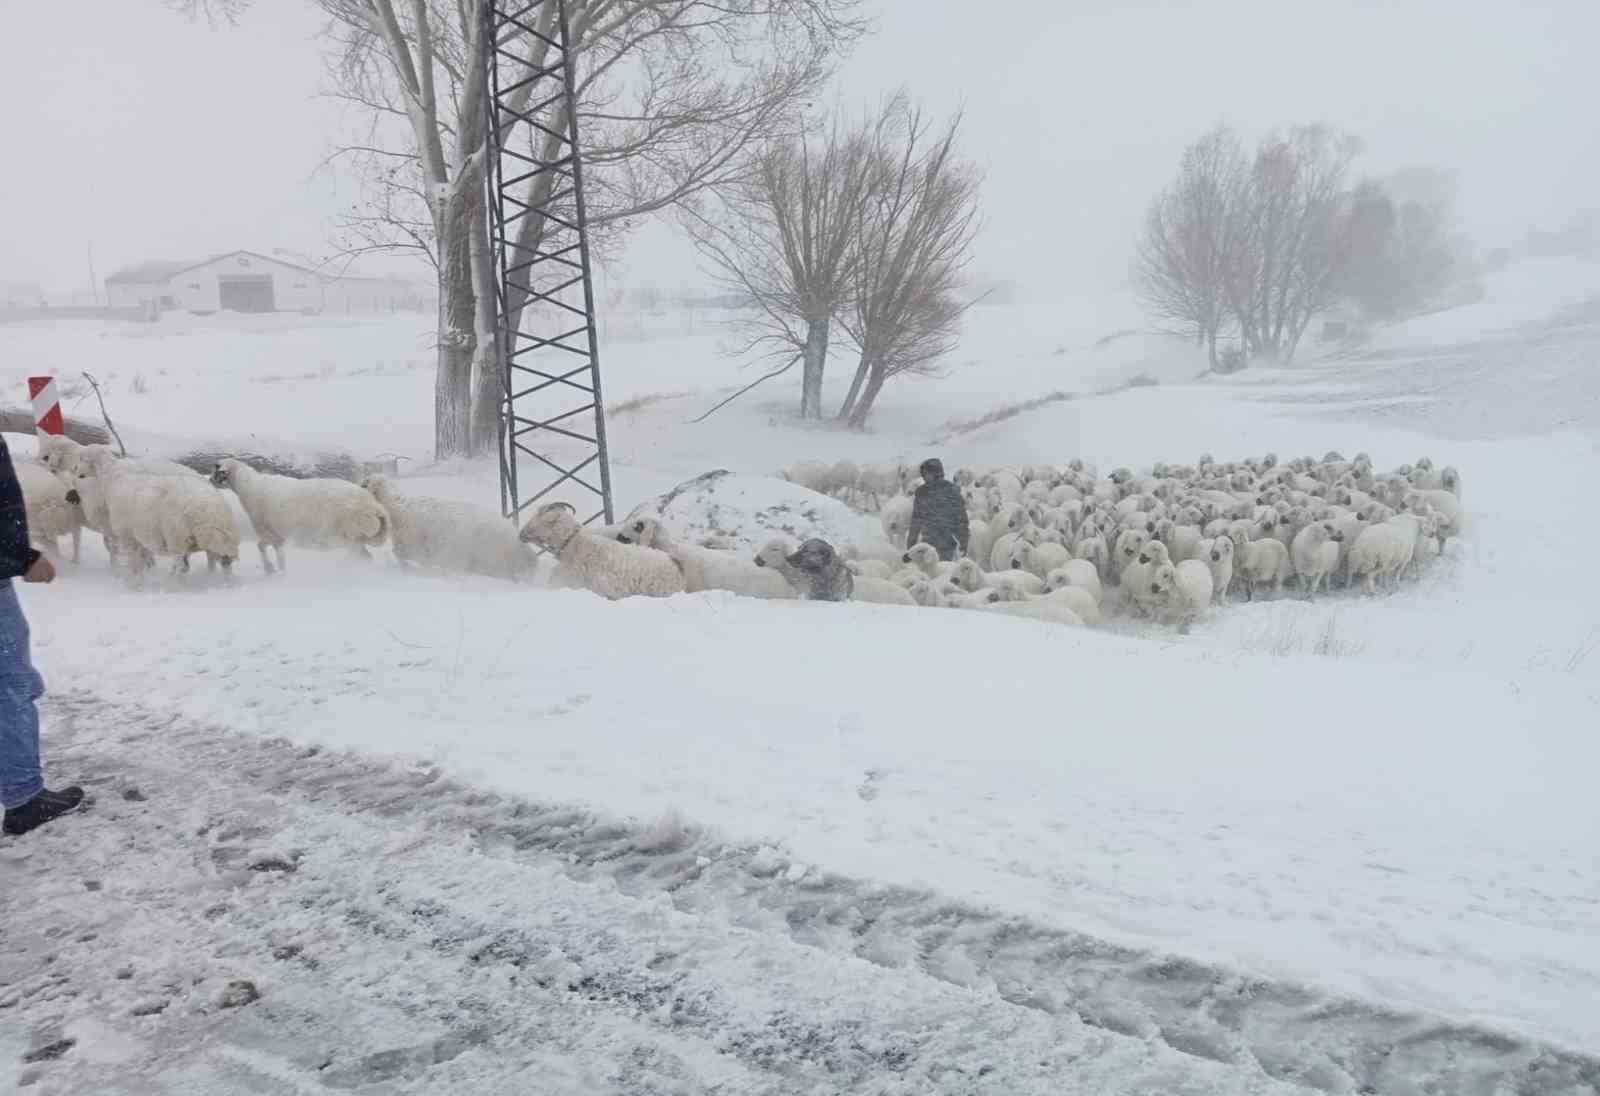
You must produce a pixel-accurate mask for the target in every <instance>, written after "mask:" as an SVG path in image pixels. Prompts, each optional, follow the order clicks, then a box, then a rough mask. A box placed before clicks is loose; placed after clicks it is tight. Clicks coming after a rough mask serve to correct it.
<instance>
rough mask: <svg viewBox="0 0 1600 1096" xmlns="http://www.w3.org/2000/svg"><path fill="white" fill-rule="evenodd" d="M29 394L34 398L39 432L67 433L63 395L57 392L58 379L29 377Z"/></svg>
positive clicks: (34, 417)
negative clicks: (62, 414) (63, 412)
mask: <svg viewBox="0 0 1600 1096" xmlns="http://www.w3.org/2000/svg"><path fill="white" fill-rule="evenodd" d="M28 395H29V396H30V397H31V398H32V400H33V422H34V426H35V428H36V429H37V430H38V431H39V433H41V434H57V435H60V434H64V433H66V424H65V423H64V422H62V420H61V397H60V396H59V395H58V394H57V393H56V379H55V378H54V377H29V378H28Z"/></svg>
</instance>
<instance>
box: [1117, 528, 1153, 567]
mask: <svg viewBox="0 0 1600 1096" xmlns="http://www.w3.org/2000/svg"><path fill="white" fill-rule="evenodd" d="M1149 540H1150V534H1149V533H1147V532H1145V531H1144V530H1143V529H1128V530H1125V531H1124V532H1123V534H1122V535H1121V536H1120V537H1118V538H1117V554H1118V555H1120V556H1121V557H1122V560H1123V562H1124V563H1132V562H1133V561H1134V559H1135V558H1137V556H1138V555H1139V553H1140V552H1142V551H1144V546H1145V545H1146V544H1147V543H1148V542H1149Z"/></svg>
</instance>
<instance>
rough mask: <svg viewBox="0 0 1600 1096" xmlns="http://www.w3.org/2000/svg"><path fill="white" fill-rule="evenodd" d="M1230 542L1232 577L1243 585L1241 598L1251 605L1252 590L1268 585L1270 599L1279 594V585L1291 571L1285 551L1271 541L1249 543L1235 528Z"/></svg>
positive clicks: (1240, 530) (1274, 540) (1244, 535)
mask: <svg viewBox="0 0 1600 1096" xmlns="http://www.w3.org/2000/svg"><path fill="white" fill-rule="evenodd" d="M1229 535H1230V536H1231V537H1232V538H1233V573H1234V575H1235V576H1236V577H1237V578H1239V579H1240V580H1241V581H1242V582H1243V583H1244V596H1245V599H1246V600H1248V601H1254V600H1255V596H1256V588H1257V587H1260V586H1265V585H1266V584H1268V583H1271V584H1272V592H1273V595H1274V596H1278V595H1280V594H1282V593H1283V583H1284V580H1285V579H1287V578H1288V577H1289V576H1290V574H1292V573H1293V571H1294V567H1293V565H1292V564H1291V563H1290V562H1289V549H1288V548H1287V547H1285V546H1284V543H1283V541H1281V540H1278V539H1277V538H1275V537H1262V538H1261V539H1259V540H1250V539H1249V537H1248V536H1247V535H1246V534H1245V532H1244V530H1243V529H1240V528H1238V527H1237V526H1235V527H1234V529H1233V530H1232V531H1231V532H1230V534H1229Z"/></svg>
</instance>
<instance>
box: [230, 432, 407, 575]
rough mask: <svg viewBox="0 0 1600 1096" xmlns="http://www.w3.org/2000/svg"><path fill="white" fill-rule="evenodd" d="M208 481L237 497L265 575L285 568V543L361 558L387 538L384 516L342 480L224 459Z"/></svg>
mask: <svg viewBox="0 0 1600 1096" xmlns="http://www.w3.org/2000/svg"><path fill="white" fill-rule="evenodd" d="M211 482H212V483H213V484H214V485H216V486H217V487H226V488H229V489H230V490H232V491H233V493H234V494H236V495H237V496H239V504H240V505H241V506H243V507H244V512H245V513H246V514H248V515H249V517H250V524H251V525H253V526H254V527H255V531H256V548H257V550H258V551H259V552H260V553H261V565H262V566H263V567H264V568H265V569H266V571H267V573H268V574H271V573H272V572H273V571H274V570H283V569H284V568H285V567H286V561H285V559H284V553H283V549H284V545H286V544H291V543H292V544H294V545H295V546H296V547H305V548H340V547H342V548H348V549H349V550H350V551H351V552H353V553H355V554H357V555H361V556H366V555H368V552H367V549H369V548H376V547H378V546H380V545H382V544H383V542H384V540H385V539H386V538H387V537H388V534H389V514H388V512H387V511H386V510H384V508H383V506H382V504H380V503H379V502H378V500H377V499H375V498H373V497H372V496H371V495H370V494H368V493H367V492H365V491H363V490H362V489H361V488H359V487H357V486H356V485H355V484H353V483H346V482H345V481H344V480H335V479H304V480H300V479H290V478H289V477H287V476H274V475H269V474H267V473H265V472H257V471H256V470H255V469H254V468H251V467H250V466H249V465H248V464H245V463H244V462H243V461H239V460H234V459H233V458H231V457H230V458H228V459H225V460H223V461H221V462H219V463H218V464H217V468H216V471H215V472H213V473H212V475H211ZM269 547H271V548H272V549H273V550H274V551H275V552H276V554H277V557H278V564H277V567H276V568H274V567H273V564H272V560H270V559H269V558H268V557H267V549H268V548H269Z"/></svg>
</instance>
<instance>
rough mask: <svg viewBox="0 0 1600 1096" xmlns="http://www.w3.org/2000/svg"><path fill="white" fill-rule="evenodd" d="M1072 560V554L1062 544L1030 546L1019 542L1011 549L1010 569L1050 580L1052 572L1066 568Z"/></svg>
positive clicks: (1024, 542)
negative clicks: (1059, 568)
mask: <svg viewBox="0 0 1600 1096" xmlns="http://www.w3.org/2000/svg"><path fill="white" fill-rule="evenodd" d="M1071 559H1072V553H1071V552H1070V551H1068V549H1067V548H1066V546H1065V545H1061V544H1050V543H1041V544H1029V543H1028V542H1027V541H1025V540H1023V541H1019V542H1017V544H1016V545H1015V546H1014V547H1013V548H1012V549H1011V562H1010V565H1009V566H1010V569H1011V570H1014V571H1028V572H1031V573H1032V574H1035V575H1038V576H1039V577H1040V578H1041V579H1048V578H1049V577H1050V572H1051V571H1054V570H1055V569H1056V568H1057V567H1063V566H1065V565H1066V564H1067V563H1068V562H1069V561H1070V560H1071Z"/></svg>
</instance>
